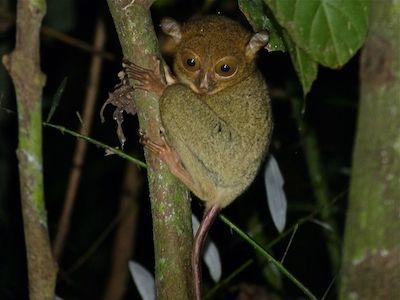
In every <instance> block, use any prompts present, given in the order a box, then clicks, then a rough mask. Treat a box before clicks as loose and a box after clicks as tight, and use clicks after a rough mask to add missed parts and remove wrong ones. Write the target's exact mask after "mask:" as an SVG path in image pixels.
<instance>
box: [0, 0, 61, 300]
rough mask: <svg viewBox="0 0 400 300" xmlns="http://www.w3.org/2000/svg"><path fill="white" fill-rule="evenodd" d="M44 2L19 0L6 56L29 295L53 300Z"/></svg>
mask: <svg viewBox="0 0 400 300" xmlns="http://www.w3.org/2000/svg"><path fill="white" fill-rule="evenodd" d="M45 12H46V2H45V1H44V0H20V1H18V4H17V33H16V46H15V49H14V51H13V52H12V53H11V54H10V55H8V56H6V55H5V56H4V57H3V63H4V65H5V66H6V68H7V70H8V71H9V73H10V75H11V77H12V80H13V83H14V86H15V92H16V98H17V109H18V126H19V128H18V150H17V156H18V162H19V180H20V190H21V207H22V217H23V220H24V234H25V244H26V255H27V262H28V280H29V298H30V299H31V300H50V299H51V300H53V299H54V289H55V284H56V276H57V266H56V264H55V262H54V260H53V256H52V253H51V247H50V240H49V234H48V230H47V217H46V208H45V201H44V191H43V173H42V166H43V164H42V105H41V100H42V89H43V86H44V84H45V75H44V74H43V73H42V72H41V70H40V55H39V33H40V26H41V22H42V19H43V16H44V14H45Z"/></svg>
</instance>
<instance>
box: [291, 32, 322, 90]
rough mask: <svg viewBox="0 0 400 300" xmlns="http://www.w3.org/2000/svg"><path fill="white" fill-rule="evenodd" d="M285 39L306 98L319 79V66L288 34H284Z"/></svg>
mask: <svg viewBox="0 0 400 300" xmlns="http://www.w3.org/2000/svg"><path fill="white" fill-rule="evenodd" d="M284 39H285V43H286V47H287V49H288V52H289V54H290V58H291V59H292V63H293V66H294V69H295V70H296V73H297V76H298V77H299V79H300V82H301V86H302V87H303V94H304V96H306V95H307V94H308V92H309V91H310V89H311V86H312V84H313V82H314V80H315V79H316V78H317V74H318V64H317V63H316V62H315V61H314V60H313V59H312V58H311V57H310V56H309V55H308V54H307V53H306V52H305V51H304V50H303V49H301V48H299V47H297V46H296V44H295V43H293V41H292V39H291V38H290V36H289V35H288V34H287V33H284Z"/></svg>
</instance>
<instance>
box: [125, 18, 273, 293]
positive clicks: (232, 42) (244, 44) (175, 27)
mask: <svg viewBox="0 0 400 300" xmlns="http://www.w3.org/2000/svg"><path fill="white" fill-rule="evenodd" d="M162 29H163V31H164V32H165V33H166V34H167V35H169V36H170V37H171V39H172V40H173V41H174V43H175V45H174V48H175V58H174V72H175V75H176V77H177V79H176V81H175V83H173V84H169V85H166V84H165V81H164V80H163V79H162V78H161V75H160V72H159V69H157V67H156V68H155V70H153V71H150V70H145V69H143V68H140V67H138V66H135V65H133V64H131V65H130V66H129V67H128V69H127V73H128V76H131V78H132V79H135V80H137V81H138V84H139V85H138V87H139V88H141V89H144V90H148V91H153V92H157V93H158V94H159V95H160V100H159V105H160V116H161V121H162V126H163V131H164V135H165V143H164V144H163V145H159V144H155V143H154V142H152V141H150V140H148V139H146V138H145V139H144V140H145V145H146V146H147V147H149V149H150V150H152V151H153V152H155V154H156V155H158V156H159V157H160V159H162V160H163V161H165V162H166V163H167V164H168V166H169V167H170V169H171V172H172V173H173V174H175V175H176V176H177V177H178V178H179V179H180V180H182V182H184V183H185V184H186V185H187V186H188V187H189V189H191V191H192V192H193V193H194V194H195V195H196V196H197V197H199V198H200V199H201V200H203V201H205V203H206V213H205V216H204V218H203V221H202V224H201V226H200V229H199V232H198V233H197V235H196V239H195V245H194V251H193V258H192V264H193V272H194V277H195V278H194V281H195V297H196V299H200V298H201V287H200V282H201V281H200V280H201V269H200V258H199V257H200V254H201V249H202V247H203V244H204V240H205V237H206V234H207V231H208V230H209V227H210V226H211V224H212V221H213V220H214V219H215V217H216V215H217V214H218V212H219V210H220V209H221V208H223V207H225V206H227V205H229V204H230V203H231V202H232V201H233V200H234V199H235V198H237V197H238V196H239V195H240V194H241V193H242V192H243V191H244V190H245V189H246V188H247V187H248V186H249V184H250V183H251V182H252V181H253V179H254V177H255V175H256V173H257V170H258V168H259V166H260V164H261V162H262V160H263V157H264V156H265V153H266V151H267V148H268V144H269V141H270V136H271V132H272V115H271V107H270V100H269V96H268V91H267V86H266V84H265V81H264V79H263V77H262V75H261V74H260V72H259V71H258V70H257V68H256V65H255V57H256V52H257V51H258V50H259V49H261V48H262V47H264V46H265V45H266V43H267V39H268V36H267V34H266V33H258V34H252V33H250V32H248V31H247V30H245V29H244V28H243V27H242V26H241V25H240V24H238V23H237V22H235V21H232V20H230V19H227V18H225V17H221V16H207V17H203V18H198V19H193V20H190V21H189V22H187V23H186V24H183V25H179V24H178V23H177V22H176V21H174V20H172V19H166V20H164V21H163V22H162ZM220 65H221V66H220ZM223 69H224V70H223ZM233 71H235V72H234V73H232V74H231V75H230V76H225V75H226V74H229V72H233ZM224 72H226V74H225V73H224Z"/></svg>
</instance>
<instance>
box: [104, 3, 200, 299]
mask: <svg viewBox="0 0 400 300" xmlns="http://www.w3.org/2000/svg"><path fill="white" fill-rule="evenodd" d="M107 2H108V6H109V8H110V11H111V15H112V17H113V19H114V23H115V27H116V30H117V33H118V36H119V40H120V43H121V47H122V51H123V53H124V57H125V58H126V59H128V60H129V61H132V62H133V63H136V64H138V65H140V66H142V67H146V68H153V67H154V57H158V58H161V56H160V52H159V48H158V43H157V38H156V35H155V33H154V28H153V24H152V21H151V15H150V11H149V7H150V6H151V4H152V3H153V1H149V0H147V1H146V0H136V1H132V0H108V1H107ZM131 84H132V83H131ZM134 98H135V104H136V106H137V108H138V116H139V124H140V128H141V130H142V131H143V132H146V134H147V135H148V136H149V138H150V139H152V140H154V141H156V142H157V141H159V140H160V136H159V132H160V127H161V123H160V116H159V107H158V101H157V100H158V99H157V97H156V96H155V95H153V94H152V93H146V92H142V91H135V92H134ZM145 156H146V161H147V165H148V166H149V168H148V179H149V185H150V200H151V206H152V219H153V241H154V250H155V281H156V289H157V299H159V300H163V299H191V298H192V286H193V285H192V276H191V264H190V253H191V249H192V239H193V233H192V225H191V209H190V200H189V199H190V198H189V193H188V191H187V189H186V188H185V187H184V186H183V185H182V184H181V183H179V182H178V180H177V179H175V177H174V176H173V175H172V174H170V172H169V170H168V167H167V166H166V165H165V164H163V163H161V162H160V161H159V159H157V158H156V157H154V156H153V155H151V154H150V153H148V152H147V151H145Z"/></svg>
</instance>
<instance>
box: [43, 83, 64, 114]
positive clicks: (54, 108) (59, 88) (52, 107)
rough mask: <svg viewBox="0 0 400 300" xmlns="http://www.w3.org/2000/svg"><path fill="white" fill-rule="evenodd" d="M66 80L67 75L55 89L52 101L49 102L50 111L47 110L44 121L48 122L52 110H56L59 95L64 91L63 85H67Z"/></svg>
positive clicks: (52, 112)
mask: <svg viewBox="0 0 400 300" xmlns="http://www.w3.org/2000/svg"><path fill="white" fill-rule="evenodd" d="M67 80H68V77H65V78H64V79H63V81H62V82H61V84H60V85H59V86H58V88H57V91H56V93H55V94H54V96H53V101H52V103H51V107H50V111H49V114H48V115H47V119H46V122H50V120H51V117H52V116H53V114H54V112H55V111H56V108H57V106H58V104H59V103H60V99H61V96H62V95H63V93H64V89H65V86H66V85H67Z"/></svg>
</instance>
